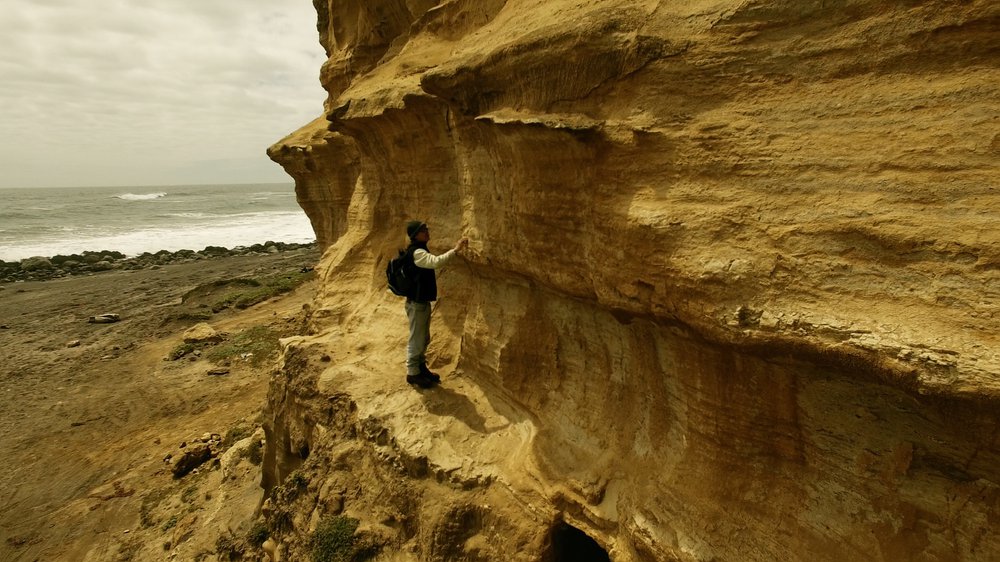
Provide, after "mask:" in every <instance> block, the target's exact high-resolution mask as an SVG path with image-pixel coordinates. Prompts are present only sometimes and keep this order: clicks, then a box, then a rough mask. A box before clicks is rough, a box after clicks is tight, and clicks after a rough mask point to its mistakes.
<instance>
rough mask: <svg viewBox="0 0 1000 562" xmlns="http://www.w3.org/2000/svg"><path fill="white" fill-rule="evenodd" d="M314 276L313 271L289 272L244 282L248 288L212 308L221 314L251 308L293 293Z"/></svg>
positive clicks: (227, 297)
mask: <svg viewBox="0 0 1000 562" xmlns="http://www.w3.org/2000/svg"><path fill="white" fill-rule="evenodd" d="M312 276H313V273H312V272H311V271H310V272H305V273H303V272H301V271H289V272H286V273H279V274H277V275H271V276H269V277H264V278H263V279H259V280H258V279H248V280H242V281H244V282H245V284H246V285H248V287H247V288H246V289H243V290H240V291H236V292H233V293H229V294H227V295H226V296H225V297H223V298H222V299H221V300H219V301H218V302H216V303H215V304H214V305H213V306H212V311H213V312H219V311H221V310H224V309H226V308H230V307H233V308H238V309H244V308H249V307H251V306H253V305H255V304H257V303H259V302H263V301H266V300H267V299H270V298H272V297H276V296H278V295H283V294H285V293H288V292H291V291H293V290H294V289H295V288H296V287H298V286H299V285H301V284H303V283H305V282H306V281H308V280H309V279H311V278H312Z"/></svg>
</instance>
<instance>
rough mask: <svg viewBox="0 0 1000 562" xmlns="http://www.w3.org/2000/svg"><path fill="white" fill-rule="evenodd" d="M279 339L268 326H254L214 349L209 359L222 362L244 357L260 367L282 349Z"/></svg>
mask: <svg viewBox="0 0 1000 562" xmlns="http://www.w3.org/2000/svg"><path fill="white" fill-rule="evenodd" d="M278 337H279V335H278V333H277V332H275V331H274V330H272V329H271V328H270V327H268V326H254V327H253V328H250V329H248V330H244V331H242V332H240V333H239V334H236V336H234V337H233V339H232V340H230V341H229V342H226V343H225V344H223V345H219V346H217V347H215V348H213V349H212V350H211V351H209V352H208V358H209V359H210V360H212V361H215V362H222V361H226V360H230V359H232V358H234V357H244V358H246V359H247V360H248V361H250V363H252V364H254V365H260V364H261V363H262V362H264V361H265V360H267V359H269V358H271V357H273V356H274V355H276V354H277V353H278V350H279V349H280V348H281V346H280V345H279V344H278Z"/></svg>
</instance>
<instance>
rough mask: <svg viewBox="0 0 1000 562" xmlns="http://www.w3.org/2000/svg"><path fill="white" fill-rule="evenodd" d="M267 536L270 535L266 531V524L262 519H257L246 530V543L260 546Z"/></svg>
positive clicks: (255, 546) (256, 546)
mask: <svg viewBox="0 0 1000 562" xmlns="http://www.w3.org/2000/svg"><path fill="white" fill-rule="evenodd" d="M269 536H271V535H270V533H268V532H267V524H266V523H264V522H263V521H257V522H256V523H254V524H253V526H251V527H250V530H249V531H247V543H248V544H250V545H251V546H253V547H254V548H260V547H261V545H262V544H264V541H266V540H267V538H268V537H269Z"/></svg>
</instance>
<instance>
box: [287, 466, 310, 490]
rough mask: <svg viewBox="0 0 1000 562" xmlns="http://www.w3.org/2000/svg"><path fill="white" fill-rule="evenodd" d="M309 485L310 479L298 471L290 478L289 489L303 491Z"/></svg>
mask: <svg viewBox="0 0 1000 562" xmlns="http://www.w3.org/2000/svg"><path fill="white" fill-rule="evenodd" d="M308 485H309V478H308V477H306V475H305V474H302V473H301V472H299V471H298V470H296V471H295V472H293V473H292V474H291V475H290V476H289V477H288V487H289V488H296V489H299V490H301V489H303V488H305V487H306V486H308Z"/></svg>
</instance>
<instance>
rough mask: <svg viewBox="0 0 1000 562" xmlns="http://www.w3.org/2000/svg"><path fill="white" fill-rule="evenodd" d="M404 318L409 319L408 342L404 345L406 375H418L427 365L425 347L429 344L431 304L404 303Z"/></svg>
mask: <svg viewBox="0 0 1000 562" xmlns="http://www.w3.org/2000/svg"><path fill="white" fill-rule="evenodd" d="M406 317H407V318H409V319H410V341H409V343H407V344H406V374H407V375H417V374H420V366H421V365H424V364H425V363H427V345H428V344H429V343H431V303H429V302H415V301H409V300H408V301H406Z"/></svg>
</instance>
